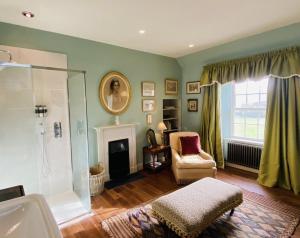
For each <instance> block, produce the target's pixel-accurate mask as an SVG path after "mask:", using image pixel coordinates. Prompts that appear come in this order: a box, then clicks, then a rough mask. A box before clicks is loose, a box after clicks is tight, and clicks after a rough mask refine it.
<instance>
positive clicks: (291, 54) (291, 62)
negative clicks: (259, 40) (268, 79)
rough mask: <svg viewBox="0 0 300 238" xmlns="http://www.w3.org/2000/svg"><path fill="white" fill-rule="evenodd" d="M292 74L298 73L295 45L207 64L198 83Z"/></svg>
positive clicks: (299, 55) (297, 54) (299, 67)
mask: <svg viewBox="0 0 300 238" xmlns="http://www.w3.org/2000/svg"><path fill="white" fill-rule="evenodd" d="M294 74H298V75H300V54H299V49H298V48H296V47H292V48H287V49H282V50H277V51H273V52H269V53H264V54H259V55H254V56H251V57H247V58H243V59H238V60H232V61H226V62H222V63H217V64H212V65H207V66H205V67H204V69H203V72H202V75H201V79H200V84H201V85H209V84H211V83H213V82H219V83H221V84H223V83H227V82H230V81H242V80H246V79H248V78H251V79H253V80H259V79H260V78H262V77H265V76H268V75H274V76H277V77H281V78H288V77H291V75H294Z"/></svg>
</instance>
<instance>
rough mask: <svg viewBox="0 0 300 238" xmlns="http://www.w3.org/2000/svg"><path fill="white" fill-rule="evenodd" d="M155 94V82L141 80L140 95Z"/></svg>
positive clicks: (149, 95) (148, 95)
mask: <svg viewBox="0 0 300 238" xmlns="http://www.w3.org/2000/svg"><path fill="white" fill-rule="evenodd" d="M154 96H155V83H154V82H150V81H144V82H142V97H154Z"/></svg>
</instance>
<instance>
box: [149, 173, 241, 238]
mask: <svg viewBox="0 0 300 238" xmlns="http://www.w3.org/2000/svg"><path fill="white" fill-rule="evenodd" d="M242 201H243V194H242V191H241V189H240V188H238V187H237V186H234V185H231V184H228V183H224V182H222V181H220V180H217V179H213V178H204V179H201V180H199V181H197V182H194V183H192V184H190V185H188V186H186V187H184V188H182V189H179V190H177V191H175V192H173V193H170V194H168V195H165V196H162V197H160V198H158V199H157V200H155V201H154V202H153V203H152V208H153V211H154V213H155V215H157V217H158V219H159V220H161V221H163V222H165V223H166V224H167V225H168V226H169V227H170V228H171V229H172V230H174V231H175V232H176V233H177V234H178V235H180V236H182V237H195V236H197V235H198V234H199V233H201V231H202V230H204V229H205V228H206V227H207V226H209V225H210V223H211V222H213V221H214V220H215V219H216V218H218V217H219V216H220V215H222V214H223V213H224V212H226V211H228V210H230V209H233V208H235V207H236V206H238V205H239V204H241V203H242Z"/></svg>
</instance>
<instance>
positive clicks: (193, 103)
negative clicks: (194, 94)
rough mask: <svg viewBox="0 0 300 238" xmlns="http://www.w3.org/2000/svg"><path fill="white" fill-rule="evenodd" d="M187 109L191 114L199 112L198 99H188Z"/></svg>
mask: <svg viewBox="0 0 300 238" xmlns="http://www.w3.org/2000/svg"><path fill="white" fill-rule="evenodd" d="M187 108H188V111H189V112H198V99H196V98H194V99H188V100H187Z"/></svg>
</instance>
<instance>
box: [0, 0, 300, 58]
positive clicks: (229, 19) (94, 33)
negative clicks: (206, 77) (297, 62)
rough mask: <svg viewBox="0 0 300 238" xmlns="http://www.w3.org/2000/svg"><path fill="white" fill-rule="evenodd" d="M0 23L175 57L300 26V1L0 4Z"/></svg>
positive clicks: (32, 0)
mask: <svg viewBox="0 0 300 238" xmlns="http://www.w3.org/2000/svg"><path fill="white" fill-rule="evenodd" d="M24 10H29V11H32V12H33V13H34V14H35V18H33V19H29V18H25V17H23V16H22V15H21V12H22V11H24ZM0 21H2V22H7V23H13V24H17V25H22V26H27V27H31V28H36V29H42V30H46V31H51V32H57V33H61V34H65V35H70V36H76V37H80V38H84V39H90V40H94V41H99V42H104V43H109V44H112V45H118V46H122V47H126V48H130V49H136V50H141V51H145V52H151V53H155V54H160V55H165V56H170V57H180V56H183V55H186V54H189V53H193V52H196V51H199V50H203V49H206V48H209V47H212V46H216V45H220V44H223V43H226V42H229V41H233V40H236V39H240V38H243V37H247V36H250V35H254V34H257V33H261V32H264V31H268V30H272V29H275V28H279V27H281V26H285V25H289V24H292V23H295V22H300V0H250V1H245V0H51V1H50V0H26V1H25V0H23V1H20V0H1V1H0ZM141 29H144V30H146V33H145V34H144V35H140V34H139V33H138V31H139V30H141ZM0 33H1V32H0ZM189 44H194V45H195V47H193V48H189V47H188V45H189Z"/></svg>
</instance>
